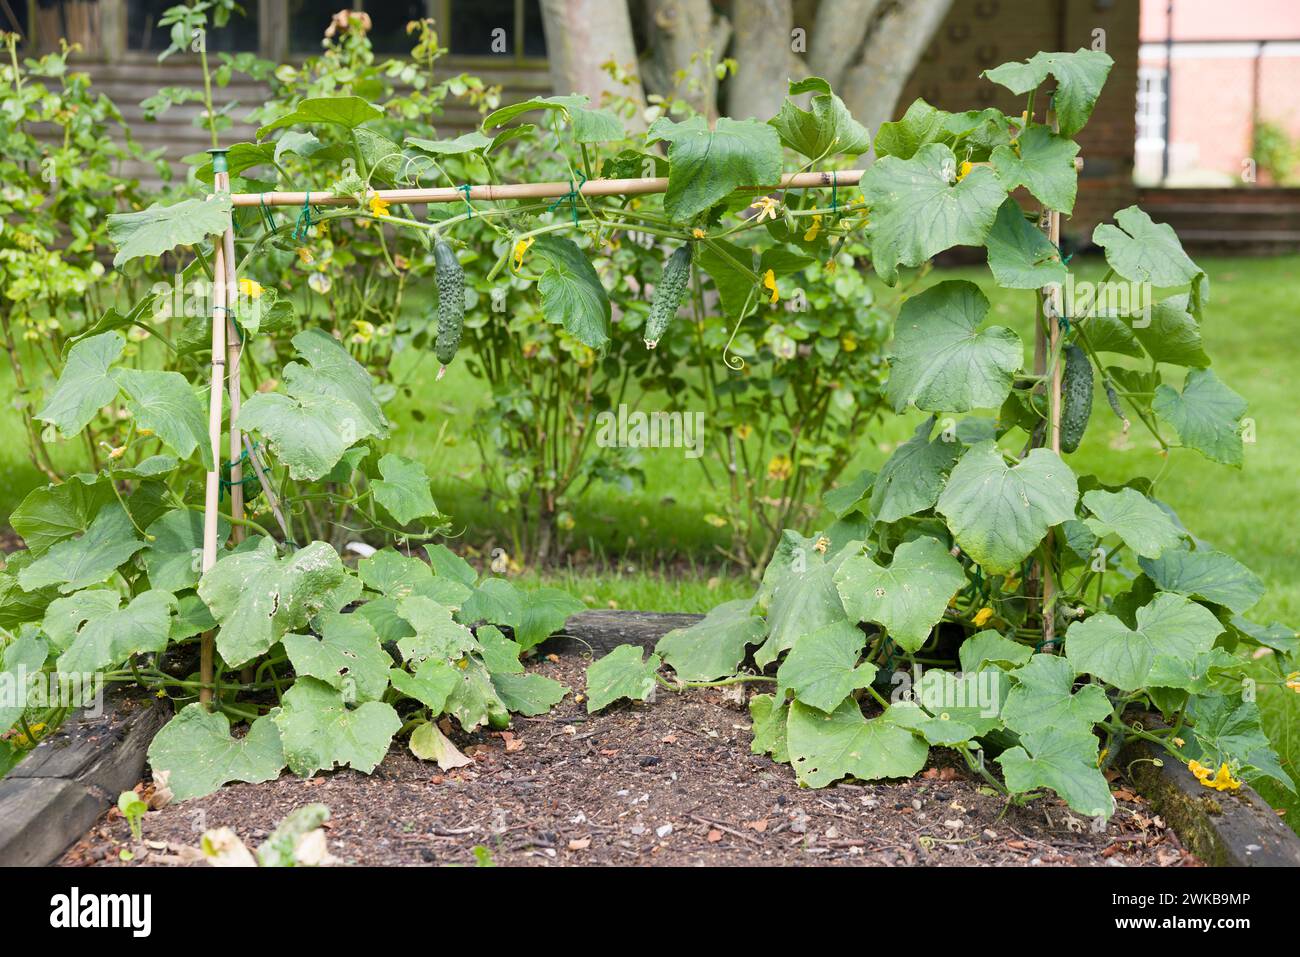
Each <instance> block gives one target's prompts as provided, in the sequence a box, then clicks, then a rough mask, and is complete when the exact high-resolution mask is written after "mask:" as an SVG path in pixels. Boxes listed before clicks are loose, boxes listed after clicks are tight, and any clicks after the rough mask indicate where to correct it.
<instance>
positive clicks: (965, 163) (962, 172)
mask: <svg viewBox="0 0 1300 957" xmlns="http://www.w3.org/2000/svg"><path fill="white" fill-rule="evenodd" d="M970 171H971V164H970V161H969V160H962V164H961V165H960V166H958V167H957V182H959V183H960V182H961V181H962V180H964V179H965V178H966V177H967V175H969V173H970Z"/></svg>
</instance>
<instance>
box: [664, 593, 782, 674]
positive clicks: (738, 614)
mask: <svg viewBox="0 0 1300 957" xmlns="http://www.w3.org/2000/svg"><path fill="white" fill-rule="evenodd" d="M766 633H767V624H766V623H765V622H764V621H763V619H762V618H760V617H758V616H757V615H755V614H754V599H752V598H739V599H736V600H735V601H727V602H723V603H722V604H721V605H718V606H717V607H716V608H714V609H713V610H712V611H710V612H709V613H708V614H707V615H706V616H705V617H704V619H703V620H702V621H697V622H696V623H695V624H693V625H690V626H688V627H686V628H674V629H673V630H672V631H670V632H668V634H666V635H664V636H663V637H662V638H660V639H659V643H658V644H657V645H655V653H656V654H658V655H659V656H660V657H661V658H662V659H663V660H664V663H665V664H667V665H669V666H671V667H672V669H673V671H675V672H676V673H677V677H678V678H680V679H681V680H683V681H713V680H714V679H716V678H723V677H726V676H728V675H734V674H735V673H736V669H737V668H739V667H740V663H741V662H742V661H744V660H745V649H746V648H748V647H749V646H750V645H756V644H758V643H759V642H760V641H762V640H763V636H764V635H765V634H766Z"/></svg>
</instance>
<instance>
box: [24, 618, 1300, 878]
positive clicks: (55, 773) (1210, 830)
mask: <svg viewBox="0 0 1300 957" xmlns="http://www.w3.org/2000/svg"><path fill="white" fill-rule="evenodd" d="M703 617H704V616H703V615H697V614H676V613H669V612H645V611H622V610H604V609H594V610H588V611H583V612H579V613H578V614H576V615H574V616H572V617H571V618H570V619H569V620H568V622H566V624H565V628H564V630H563V631H562V632H559V633H557V634H556V635H554V636H553V637H551V638H549V639H547V641H546V642H545V644H543V646H542V651H543V652H544V653H555V654H573V653H575V652H579V653H580V652H583V651H588V652H590V653H591V654H592V655H593V657H598V656H601V655H605V654H608V653H609V652H610V651H612V650H613V649H614V648H616V647H617V646H619V645H622V644H634V645H638V646H640V647H642V648H645V649H646V650H653V648H654V646H655V644H656V642H658V640H659V639H660V638H661V637H663V635H665V634H667V633H668V632H669V631H671V630H673V629H674V628H683V627H686V626H688V625H691V624H694V623H695V622H697V621H700V620H701V619H702V618H703ZM133 705H134V706H133ZM166 710H167V709H166V708H165V707H162V706H159V705H158V704H155V703H153V702H149V701H145V700H142V699H138V698H137V699H132V698H127V697H125V696H110V698H109V699H108V701H107V702H106V707H105V714H106V716H108V717H109V718H110V721H109V724H110V733H106V734H105V733H99V734H95V733H92V730H91V729H92V728H94V727H95V726H88V725H87V723H86V721H85V719H84V718H82V717H81V716H78V717H76V718H73V719H71V720H69V721H67V722H65V724H64V726H63V728H61V729H60V730H59V731H58V732H57V733H56V734H53V735H51V736H50V738H48V739H47V740H46V741H44V742H42V743H41V744H40V745H39V746H38V747H37V748H36V750H35V751H34V752H33V753H32V754H31V755H29V756H28V758H27V759H26V760H25V761H23V763H21V764H19V765H18V766H17V767H16V768H14V769H13V770H12V771H10V772H9V774H8V775H6V776H5V777H4V778H3V779H0V866H14V865H46V864H50V863H53V862H54V861H56V860H57V859H58V857H59V856H60V855H61V854H62V853H63V852H64V851H65V850H66V849H67V848H68V847H70V846H71V845H72V844H74V843H75V842H76V841H77V840H78V839H79V838H80V837H81V836H82V835H83V834H85V832H86V831H87V829H89V828H90V826H91V825H92V824H93V823H94V822H95V821H96V820H97V819H98V818H99V816H100V815H101V814H102V813H103V812H104V811H105V810H106V809H107V808H109V807H110V806H112V804H113V803H114V802H115V801H116V799H117V793H118V792H120V791H122V790H126V789H128V788H130V787H132V786H133V785H134V784H135V782H136V781H138V780H139V778H140V775H141V773H142V772H143V770H144V765H145V753H146V751H147V750H148V747H149V742H150V741H152V740H153V736H154V735H155V734H156V733H157V732H158V730H159V729H160V728H161V727H162V725H163V723H164V721H165V719H166ZM119 717H120V718H121V723H120V724H117V723H116V720H115V719H116V718H119ZM99 730H102V728H100V729H99ZM1153 758H1159V756H1158V755H1157V754H1156V752H1155V750H1154V749H1153V748H1152V747H1151V746H1150V745H1149V744H1148V743H1146V742H1144V741H1141V740H1134V741H1133V742H1132V743H1131V744H1130V745H1129V746H1128V747H1127V748H1125V750H1124V752H1123V754H1122V755H1121V758H1120V766H1121V767H1124V768H1126V769H1127V770H1128V773H1129V776H1130V777H1131V778H1132V779H1133V780H1134V782H1135V783H1136V785H1137V786H1138V789H1139V791H1140V792H1141V793H1142V794H1143V795H1145V796H1146V797H1147V798H1149V799H1150V801H1151V804H1152V807H1153V808H1154V809H1155V810H1156V811H1157V812H1158V813H1160V814H1161V815H1163V816H1164V818H1165V820H1166V821H1167V822H1168V824H1169V826H1170V827H1172V828H1173V829H1174V831H1175V832H1177V834H1178V836H1179V837H1180V838H1181V839H1182V840H1183V842H1184V843H1185V844H1186V846H1187V848H1188V850H1190V851H1191V852H1192V853H1194V854H1196V856H1197V857H1199V858H1201V859H1202V860H1204V861H1205V862H1206V863H1207V864H1211V865H1214V866H1231V867H1300V837H1298V836H1297V835H1296V834H1295V833H1294V832H1293V831H1291V829H1290V828H1288V827H1287V826H1286V824H1284V823H1283V822H1282V821H1281V820H1280V819H1279V818H1278V816H1277V814H1276V813H1275V812H1274V811H1273V809H1272V808H1271V807H1269V805H1268V803H1267V802H1265V801H1264V799H1263V798H1261V797H1260V796H1259V794H1258V793H1257V792H1255V791H1254V790H1253V789H1252V788H1250V787H1249V786H1247V785H1243V786H1242V787H1241V790H1240V791H1237V792H1235V793H1231V794H1219V793H1218V792H1213V793H1211V792H1209V791H1207V790H1206V789H1205V788H1204V787H1203V786H1202V785H1201V784H1200V782H1198V781H1197V780H1196V778H1195V777H1194V776H1193V775H1192V773H1191V772H1190V771H1189V770H1188V769H1187V768H1185V767H1183V766H1182V765H1181V764H1178V763H1177V762H1174V761H1170V760H1168V758H1167V756H1165V757H1164V758H1161V759H1160V764H1159V765H1157V764H1155V763H1154V762H1153V761H1152V759H1153Z"/></svg>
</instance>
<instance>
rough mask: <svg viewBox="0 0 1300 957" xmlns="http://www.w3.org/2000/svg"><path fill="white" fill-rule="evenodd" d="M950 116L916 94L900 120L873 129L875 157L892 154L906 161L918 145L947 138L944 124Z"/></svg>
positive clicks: (926, 144)
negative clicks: (875, 129)
mask: <svg viewBox="0 0 1300 957" xmlns="http://www.w3.org/2000/svg"><path fill="white" fill-rule="evenodd" d="M949 116H951V114H949V113H947V112H945V111H944V110H940V109H936V108H935V107H933V106H931V105H930V104H929V103H927V102H925V100H923V99H921V98H920V97H918V98H917V99H915V100H913V101H912V104H911V105H910V106H909V107H908V108H907V112H906V113H904V114H903V116H902V119H899V120H892V121H890V122H887V123H881V124H880V129H878V130H877V131H876V143H875V147H876V157H877V158H878V159H879V158H883V157H886V156H895V157H897V158H898V159H903V160H908V159H911V158H912V157H913V156H915V155H916V153H917V150H919V149H921V147H923V146H928V145H930V144H931V143H938V142H942V141H946V140H947V139H948V136H949V134H948V131H947V129H946V128H945V125H944V124H945V121H946V120H947V119H948V117H949Z"/></svg>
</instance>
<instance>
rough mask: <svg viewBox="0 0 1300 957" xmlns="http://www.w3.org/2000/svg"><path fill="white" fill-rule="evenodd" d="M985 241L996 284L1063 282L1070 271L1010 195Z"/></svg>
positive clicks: (1031, 285)
mask: <svg viewBox="0 0 1300 957" xmlns="http://www.w3.org/2000/svg"><path fill="white" fill-rule="evenodd" d="M984 245H985V247H987V249H988V253H989V255H988V260H989V270H990V271H991V272H992V273H993V277H994V278H995V279H996V280H997V281H998V284H999V285H1001V286H1004V287H1006V288H1008V289H1041V288H1042V287H1043V286H1046V285H1048V284H1049V283H1054V282H1055V283H1064V282H1065V277H1066V276H1067V275H1068V274H1069V273H1068V270H1067V269H1066V268H1065V265H1064V264H1063V263H1062V262H1061V252H1060V250H1059V249H1057V248H1056V247H1055V246H1053V245H1052V244H1051V242H1049V241H1048V239H1047V237H1046V236H1044V235H1043V232H1042V230H1040V229H1038V228H1037V227H1036V226H1034V224H1033V223H1031V222H1029V220H1027V219H1025V216H1024V213H1022V212H1021V210H1020V204H1019V203H1017V202H1016V201H1015V200H1014V199H1012V198H1011V197H1009V196H1008V197H1007V199H1006V201H1005V202H1004V203H1003V204H1002V205H1001V207H999V208H998V217H997V219H996V220H994V222H993V228H992V229H991V230H989V235H988V238H987V239H985V240H984ZM1089 328H1090V329H1091V326H1089Z"/></svg>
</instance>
